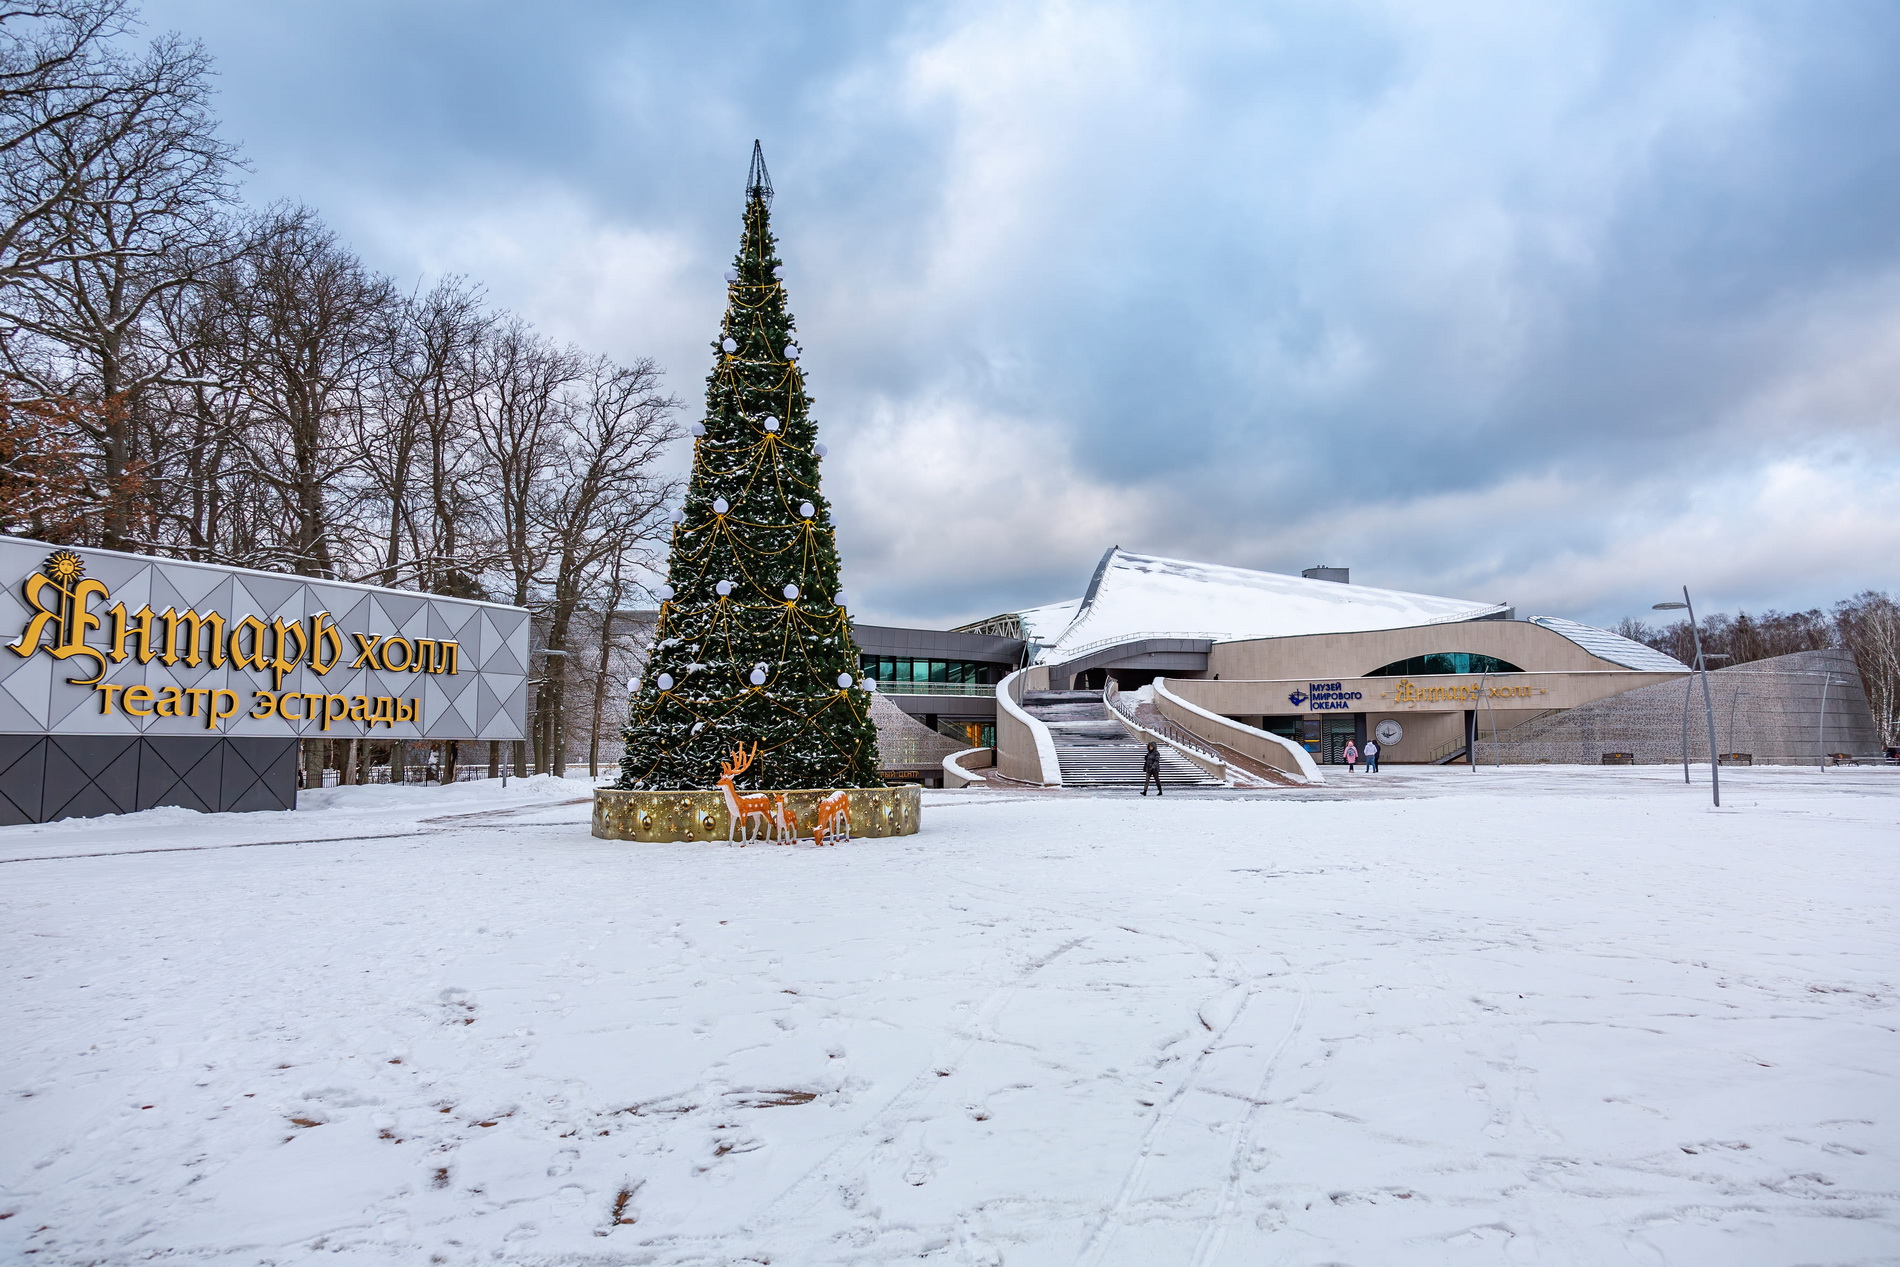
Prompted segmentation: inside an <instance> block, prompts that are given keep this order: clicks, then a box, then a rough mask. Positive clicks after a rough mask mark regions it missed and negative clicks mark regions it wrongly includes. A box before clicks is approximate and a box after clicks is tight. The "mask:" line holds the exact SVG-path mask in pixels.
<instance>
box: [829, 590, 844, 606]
mask: <svg viewBox="0 0 1900 1267" xmlns="http://www.w3.org/2000/svg"><path fill="white" fill-rule="evenodd" d="M831 601H832V602H834V603H836V604H837V605H838V606H840V607H843V606H844V591H843V590H839V591H838V592H837V593H836V594H833V595H832V596H831Z"/></svg>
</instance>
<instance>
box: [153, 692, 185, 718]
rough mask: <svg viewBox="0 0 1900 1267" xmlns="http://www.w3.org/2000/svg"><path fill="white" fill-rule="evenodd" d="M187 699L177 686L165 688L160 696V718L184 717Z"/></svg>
mask: <svg viewBox="0 0 1900 1267" xmlns="http://www.w3.org/2000/svg"><path fill="white" fill-rule="evenodd" d="M184 702H185V697H184V695H182V694H181V693H180V692H179V690H178V688H177V687H175V686H168V687H165V688H164V689H163V690H162V691H160V692H159V696H158V715H159V716H160V717H183V716H184V715H185V714H184V712H183V705H184Z"/></svg>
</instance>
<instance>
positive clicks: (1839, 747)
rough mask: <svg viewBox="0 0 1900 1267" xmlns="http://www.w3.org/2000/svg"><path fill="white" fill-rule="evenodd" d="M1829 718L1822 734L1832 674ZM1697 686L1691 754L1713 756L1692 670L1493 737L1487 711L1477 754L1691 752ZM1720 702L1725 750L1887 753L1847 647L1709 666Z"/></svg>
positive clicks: (1649, 760) (1720, 739)
mask: <svg viewBox="0 0 1900 1267" xmlns="http://www.w3.org/2000/svg"><path fill="white" fill-rule="evenodd" d="M1824 671H1825V672H1826V673H1827V674H1831V676H1832V677H1833V679H1834V682H1833V685H1831V686H1828V687H1827V718H1826V731H1825V739H1824V741H1823V740H1822V731H1821V729H1820V724H1821V703H1822V685H1823V682H1824V680H1825V679H1824V677H1823V672H1824ZM1685 692H1688V693H1689V700H1688V715H1689V726H1688V730H1689V759H1690V760H1691V761H1696V760H1701V761H1704V762H1706V761H1707V760H1708V752H1709V741H1708V725H1707V722H1706V721H1705V720H1704V718H1705V712H1704V709H1703V705H1702V688H1701V685H1700V683H1699V682H1697V680H1696V679H1695V678H1693V677H1689V678H1685V679H1683V680H1681V681H1679V682H1664V683H1660V684H1658V685H1654V686H1645V687H1640V688H1638V689H1637V690H1633V691H1626V692H1624V693H1623V694H1621V695H1615V696H1611V697H1610V698H1608V699H1603V700H1598V701H1596V702H1595V703H1591V704H1584V705H1580V706H1579V707H1576V708H1572V709H1569V710H1567V711H1565V712H1562V713H1556V714H1552V715H1550V716H1547V717H1540V718H1536V719H1533V720H1531V721H1528V722H1524V723H1522V724H1520V725H1518V726H1514V727H1511V728H1510V729H1507V730H1501V731H1499V732H1498V736H1497V739H1496V741H1495V742H1494V741H1493V739H1492V737H1491V730H1490V718H1489V715H1488V714H1486V713H1482V712H1481V713H1480V714H1479V716H1478V729H1479V738H1478V760H1479V761H1480V762H1495V761H1500V760H1501V761H1502V762H1504V763H1505V764H1526V763H1549V764H1553V765H1579V764H1581V765H1596V764H1599V763H1600V762H1601V761H1602V760H1603V756H1604V754H1605V753H1613V752H1626V753H1630V754H1631V755H1632V756H1634V758H1635V760H1636V763H1637V764H1639V765H1657V764H1667V763H1669V762H1674V761H1681V760H1682V733H1683V704H1684V700H1683V696H1684V694H1685ZM1709 694H1710V697H1711V698H1712V699H1713V701H1714V704H1715V737H1716V746H1717V750H1718V751H1720V752H1723V753H1730V752H1745V753H1748V754H1750V756H1752V757H1753V759H1754V761H1755V763H1756V764H1758V765H1814V764H1816V763H1817V761H1818V760H1819V754H1820V752H1821V751H1823V750H1825V751H1827V752H1847V753H1854V754H1867V753H1874V752H1878V751H1880V744H1879V740H1878V738H1877V736H1876V732H1875V730H1874V723H1873V717H1872V715H1871V714H1870V713H1869V711H1868V708H1867V696H1866V692H1865V691H1864V690H1863V689H1862V687H1861V680H1860V673H1859V671H1858V670H1856V668H1855V667H1854V660H1853V657H1852V656H1850V655H1848V654H1847V653H1846V652H1844V651H1836V650H1829V651H1802V652H1798V653H1797V654H1795V655H1785V656H1777V657H1775V658H1774V659H1772V660H1756V661H1752V662H1750V663H1748V664H1740V665H1736V666H1734V667H1733V668H1727V669H1719V670H1717V671H1715V672H1713V673H1711V674H1709Z"/></svg>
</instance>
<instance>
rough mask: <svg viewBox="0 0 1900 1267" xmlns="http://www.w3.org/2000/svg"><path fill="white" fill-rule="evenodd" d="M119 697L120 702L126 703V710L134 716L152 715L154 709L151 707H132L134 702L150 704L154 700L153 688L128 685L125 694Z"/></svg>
mask: <svg viewBox="0 0 1900 1267" xmlns="http://www.w3.org/2000/svg"><path fill="white" fill-rule="evenodd" d="M119 699H120V702H121V703H123V704H124V705H125V711H126V712H128V713H130V714H131V715H132V716H134V717H150V716H151V715H152V710H151V709H149V708H134V707H132V706H133V705H134V704H149V703H151V702H152V688H151V687H149V686H128V687H126V688H125V694H124V695H122V696H120V697H119Z"/></svg>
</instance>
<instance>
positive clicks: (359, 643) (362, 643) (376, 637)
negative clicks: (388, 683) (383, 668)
mask: <svg viewBox="0 0 1900 1267" xmlns="http://www.w3.org/2000/svg"><path fill="white" fill-rule="evenodd" d="M350 637H352V638H354V639H356V659H354V660H352V661H350V667H351V668H352V669H360V668H362V667H363V666H364V665H366V664H367V665H369V666H370V667H371V668H372V669H373V668H375V667H376V644H377V643H379V642H381V641H382V640H383V636H382V635H381V634H360V633H353V634H351V635H350Z"/></svg>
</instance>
